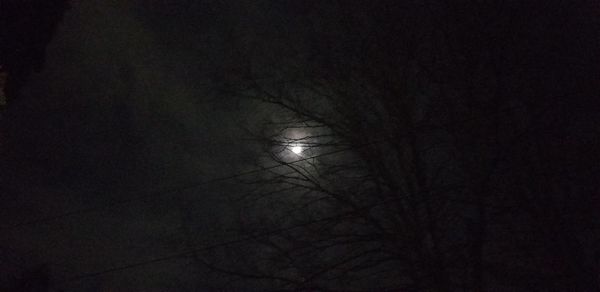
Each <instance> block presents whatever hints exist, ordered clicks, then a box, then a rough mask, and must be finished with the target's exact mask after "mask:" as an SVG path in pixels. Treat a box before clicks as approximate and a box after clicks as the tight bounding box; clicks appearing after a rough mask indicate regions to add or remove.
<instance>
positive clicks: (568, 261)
mask: <svg viewBox="0 0 600 292" xmlns="http://www.w3.org/2000/svg"><path fill="white" fill-rule="evenodd" d="M397 2H398V1H378V2H377V3H364V2H360V3H358V2H357V3H347V2H344V3H341V2H339V1H337V2H336V1H333V2H330V3H328V4H320V5H314V6H311V8H307V9H309V10H310V11H309V12H307V14H308V15H309V16H307V17H306V18H301V19H302V20H294V19H292V20H290V21H291V22H293V21H298V23H302V26H301V27H300V28H298V30H294V29H292V28H289V27H287V29H288V30H291V31H293V32H294V34H289V31H278V30H277V28H270V29H265V30H266V31H261V33H262V35H266V36H265V37H264V38H259V39H258V40H255V41H254V42H252V41H246V42H244V43H243V44H239V43H238V44H236V43H235V41H234V42H233V43H232V44H231V46H232V47H233V48H235V49H234V51H235V52H236V54H237V56H238V58H236V60H246V62H242V64H239V63H238V64H237V65H236V66H235V67H232V68H229V69H228V70H229V71H227V73H226V74H225V76H226V78H225V79H228V78H229V79H228V80H227V81H226V82H224V83H223V84H222V87H221V90H222V91H223V92H224V93H226V94H231V95H233V96H237V97H242V98H248V99H251V100H254V101H258V102H259V103H262V104H264V105H263V107H264V108H263V109H264V110H265V111H266V112H270V113H272V112H274V111H279V112H278V114H271V115H270V116H269V118H268V120H267V122H266V123H265V124H264V125H263V127H262V130H261V131H259V132H258V133H257V134H256V135H255V138H256V140H257V141H259V142H260V143H261V144H262V145H263V148H262V150H263V151H262V153H263V155H262V156H260V157H259V158H258V159H257V163H258V164H259V165H264V164H265V163H267V162H275V163H279V164H281V165H282V166H284V167H283V168H281V170H280V171H271V172H270V173H269V174H268V175H264V176H261V177H257V178H255V179H254V180H249V181H246V183H248V184H249V185H250V186H252V187H253V188H254V193H253V195H251V196H244V198H243V199H244V202H246V204H243V206H244V208H243V209H242V210H243V214H241V215H240V219H239V224H240V226H241V230H242V232H245V233H246V234H247V235H249V236H250V237H249V238H252V240H251V242H249V243H248V245H246V246H242V247H239V250H238V253H236V258H237V259H238V260H239V261H238V263H236V264H235V265H229V266H228V265H226V264H223V263H221V265H219V263H217V262H219V260H218V259H214V260H213V261H212V262H209V263H207V264H208V265H209V266H210V267H212V268H214V269H215V270H219V271H222V272H225V273H228V274H230V275H233V276H238V277H240V278H244V279H261V280H263V281H264V283H268V284H265V285H271V286H269V287H271V288H277V287H279V288H298V289H301V290H302V289H305V290H311V289H318V290H324V291H328V290H353V289H358V290H361V289H363V290H368V289H381V290H384V289H390V290H408V291H455V290H457V291H458V290H461V291H465V290H466V291H487V290H488V289H518V288H525V289H539V290H544V291H546V290H548V289H550V290H555V289H558V290H565V289H575V290H577V291H592V290H593V291H597V290H598V283H597V275H598V269H597V263H593V262H591V261H590V260H588V259H589V255H590V254H592V253H593V252H594V250H597V247H596V246H594V245H593V244H589V243H584V242H582V240H581V238H587V239H586V240H588V241H587V242H590V241H589V239H591V238H596V236H597V235H594V234H597V231H593V230H592V229H590V227H591V226H597V225H595V224H597V220H596V219H592V218H593V215H592V213H590V209H589V208H586V207H583V206H582V205H581V202H590V203H591V202H592V201H590V200H592V197H590V195H591V194H590V193H589V191H588V190H587V188H583V186H584V185H585V184H586V183H589V182H587V181H586V182H585V183H583V182H579V185H577V183H575V182H574V181H572V180H571V179H568V178H567V177H569V175H566V174H565V172H569V171H576V170H575V168H576V167H574V165H571V166H567V165H568V164H569V160H568V159H564V158H561V157H560V153H569V152H570V151H572V150H571V149H568V148H565V147H566V146H564V145H563V146H559V145H556V142H555V141H554V140H553V139H556V137H555V136H554V137H553V136H552V134H549V133H552V132H556V133H559V132H562V133H565V131H567V130H566V128H565V127H564V126H562V125H560V124H559V123H560V122H565V121H567V120H569V118H568V116H565V113H564V112H562V113H561V112H560V111H561V108H562V109H565V108H568V106H571V104H568V103H566V102H562V103H561V102H555V101H552V100H551V99H548V96H557V93H556V92H554V90H555V89H557V88H560V89H561V90H562V89H563V88H561V86H563V87H568V86H572V82H573V79H568V78H563V77H564V73H560V74H559V73H558V71H559V70H560V69H561V68H565V67H563V65H564V64H560V63H559V64H557V62H561V61H562V60H561V58H562V57H563V56H561V55H558V56H557V55H553V54H552V53H551V52H547V51H544V50H542V47H543V46H545V45H548V44H552V45H554V46H555V47H556V50H557V51H561V50H565V48H566V47H569V46H571V45H572V44H571V43H569V41H570V39H568V36H567V35H566V34H567V33H568V32H570V31H572V30H576V29H578V28H579V26H578V25H580V24H578V23H574V22H573V21H572V19H571V18H570V17H571V16H570V13H575V12H581V11H582V9H584V8H582V7H583V6H580V7H571V9H562V7H559V6H553V5H548V6H547V7H544V9H543V11H542V12H541V14H542V16H540V17H538V18H531V17H530V11H531V10H532V9H536V8H539V7H535V6H534V5H533V4H527V3H500V2H486V3H483V2H476V1H465V2H464V3H457V4H451V3H445V2H436V1H432V2H429V3H427V4H421V3H419V4H414V3H413V4H407V3H397ZM351 4H355V5H351ZM278 13H281V14H283V15H285V11H283V12H282V11H278ZM588 15H589V14H588ZM265 18H267V19H270V18H268V17H267V16H265ZM557 19H560V20H564V21H565V23H568V24H569V25H571V27H569V28H567V29H564V28H561V29H558V28H557V27H556V26H554V24H553V23H554V22H555V21H556V20H557ZM303 21H304V22H303ZM549 24H552V26H551V27H548V25H549ZM292 27H293V25H292ZM537 35H545V38H539V39H536V38H535V36H537ZM242 48H243V49H242ZM561 53H562V52H561ZM546 62H551V63H552V62H554V63H553V64H546ZM232 76H235V78H233V77H232ZM544 79H549V80H553V81H554V82H556V83H555V84H553V85H548V84H545V83H543V82H542V80H544ZM220 80H221V81H222V79H220ZM579 82H581V81H579ZM560 94H567V95H571V97H570V98H571V99H573V100H576V99H583V98H585V97H586V96H588V95H589V94H591V91H580V92H569V91H563V92H561V93H560ZM560 94H559V95H560ZM274 109H276V110H274ZM546 135H548V136H546ZM545 143H546V145H543V144H545ZM553 144H554V145H556V147H558V148H556V149H551V147H552V145H553ZM298 147H301V148H298ZM561 147H562V148H561ZM559 149H560V150H559ZM330 152H333V154H331V153H330ZM569 168H570V170H568V169H569ZM284 169H285V170H284ZM578 172H579V173H582V174H584V173H585V174H586V175H588V174H587V173H589V172H585V171H584V172H582V171H581V170H579V171H578ZM578 187H581V188H578ZM576 189H577V190H576ZM276 190H281V191H276ZM274 193H275V194H274ZM575 214H580V215H581V216H584V217H583V218H585V219H583V218H578V219H576V217H578V216H575ZM584 214H587V215H584ZM258 235H260V236H258ZM229 250H230V251H234V250H235V249H234V248H231V247H229ZM221 262H223V261H221Z"/></svg>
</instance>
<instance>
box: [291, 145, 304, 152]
mask: <svg viewBox="0 0 600 292" xmlns="http://www.w3.org/2000/svg"><path fill="white" fill-rule="evenodd" d="M292 152H294V153H296V154H300V153H302V146H294V147H292Z"/></svg>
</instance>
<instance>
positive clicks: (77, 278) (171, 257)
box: [66, 212, 352, 282]
mask: <svg viewBox="0 0 600 292" xmlns="http://www.w3.org/2000/svg"><path fill="white" fill-rule="evenodd" d="M351 214H352V212H346V213H342V214H337V215H335V216H329V217H325V218H321V219H317V220H312V221H309V222H304V223H301V224H298V225H293V226H287V227H284V228H279V229H275V230H269V231H265V232H261V233H259V234H255V235H250V236H246V237H243V238H238V239H233V240H229V241H225V242H220V243H216V244H212V245H206V246H202V247H198V248H195V249H189V250H186V251H183V252H179V253H174V254H170V255H166V256H162V257H157V258H153V259H149V260H145V261H139V262H133V263H129V264H126V265H122V266H116V267H112V268H109V269H105V270H102V271H96V272H89V273H84V274H80V275H77V276H73V277H70V278H68V279H66V281H67V282H76V281H80V280H83V279H87V278H94V277H98V276H101V275H104V274H109V273H113V272H119V271H124V270H129V269H135V268H139V267H142V266H147V265H151V264H156V263H160V262H166V261H170V260H175V259H179V258H185V257H188V256H192V255H194V254H196V253H198V252H202V251H207V250H211V249H215V248H219V247H225V246H229V245H234V244H237V243H242V242H245V241H249V240H253V239H259V238H263V237H266V236H270V235H273V234H278V233H281V232H284V231H289V230H292V229H296V228H301V227H306V226H308V225H312V224H317V223H321V222H324V221H328V220H333V219H339V218H341V217H344V216H348V215H351Z"/></svg>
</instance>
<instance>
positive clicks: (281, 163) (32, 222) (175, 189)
mask: <svg viewBox="0 0 600 292" xmlns="http://www.w3.org/2000/svg"><path fill="white" fill-rule="evenodd" d="M369 144H372V143H369ZM369 144H364V145H361V146H366V145H369ZM359 147H360V146H359ZM352 149H355V148H345V149H339V150H335V151H331V152H326V153H321V154H318V155H315V156H311V157H305V158H301V159H298V160H294V161H291V162H284V161H279V163H278V164H275V165H271V166H267V167H260V168H255V169H252V170H249V171H245V172H240V173H237V174H233V175H229V176H224V177H218V178H214V179H210V180H206V181H201V182H196V183H192V184H189V185H187V186H178V187H173V188H170V189H164V190H160V191H156V192H151V193H150V194H147V195H143V196H139V197H134V198H130V199H124V200H118V201H113V202H108V203H106V204H104V205H101V206H97V207H90V208H83V209H79V210H74V211H70V212H65V213H62V214H57V215H53V216H48V217H44V218H39V219H35V220H30V221H26V222H22V223H18V224H15V225H11V226H4V227H0V230H2V231H7V230H14V229H18V228H21V227H25V226H31V225H37V224H41V223H47V222H51V221H56V220H60V219H63V218H68V217H71V216H76V215H80V214H86V213H93V212H98V211H101V210H105V209H111V208H113V207H115V206H119V205H124V204H129V203H133V202H137V201H142V200H148V199H156V198H160V197H163V196H167V195H169V194H171V193H174V192H179V191H185V190H189V189H194V188H197V187H201V186H204V185H208V184H212V183H216V182H221V181H227V180H231V179H235V178H240V177H243V176H247V175H251V174H257V173H261V172H263V171H268V170H272V169H276V168H279V167H284V166H288V165H292V164H296V163H299V162H303V161H308V160H311V159H314V158H319V157H324V156H328V155H333V154H337V153H341V152H346V151H350V150H352Z"/></svg>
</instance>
